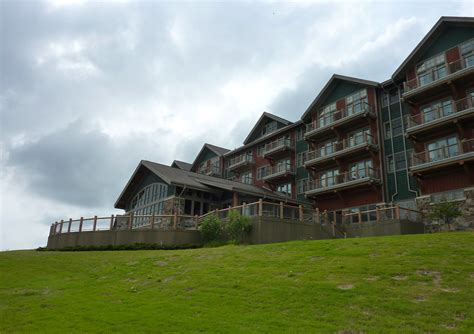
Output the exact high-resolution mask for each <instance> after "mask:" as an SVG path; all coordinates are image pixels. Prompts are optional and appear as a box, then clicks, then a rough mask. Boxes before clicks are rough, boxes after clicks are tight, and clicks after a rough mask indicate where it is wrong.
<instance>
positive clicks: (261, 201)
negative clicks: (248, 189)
mask: <svg viewBox="0 0 474 334" xmlns="http://www.w3.org/2000/svg"><path fill="white" fill-rule="evenodd" d="M258 216H259V217H262V216H263V199H261V198H260V199H259V200H258Z"/></svg>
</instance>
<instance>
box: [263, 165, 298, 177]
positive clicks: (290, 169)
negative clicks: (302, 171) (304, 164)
mask: <svg viewBox="0 0 474 334" xmlns="http://www.w3.org/2000/svg"><path fill="white" fill-rule="evenodd" d="M284 173H295V166H292V165H291V164H277V165H275V166H267V167H266V169H265V176H264V178H268V177H273V176H275V175H279V174H284Z"/></svg>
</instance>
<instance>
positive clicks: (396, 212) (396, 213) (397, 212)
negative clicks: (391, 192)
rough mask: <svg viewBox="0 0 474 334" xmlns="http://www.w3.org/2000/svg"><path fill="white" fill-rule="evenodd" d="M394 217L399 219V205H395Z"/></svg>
mask: <svg viewBox="0 0 474 334" xmlns="http://www.w3.org/2000/svg"><path fill="white" fill-rule="evenodd" d="M395 219H400V205H398V204H397V205H396V206H395Z"/></svg>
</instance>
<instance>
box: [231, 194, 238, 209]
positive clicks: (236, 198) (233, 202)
mask: <svg viewBox="0 0 474 334" xmlns="http://www.w3.org/2000/svg"><path fill="white" fill-rule="evenodd" d="M237 205H239V194H237V193H236V192H235V191H234V193H233V194H232V206H237Z"/></svg>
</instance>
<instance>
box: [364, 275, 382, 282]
mask: <svg viewBox="0 0 474 334" xmlns="http://www.w3.org/2000/svg"><path fill="white" fill-rule="evenodd" d="M379 278H380V277H378V276H369V277H367V278H366V279H365V280H366V281H369V282H375V281H378V280H379Z"/></svg>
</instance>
